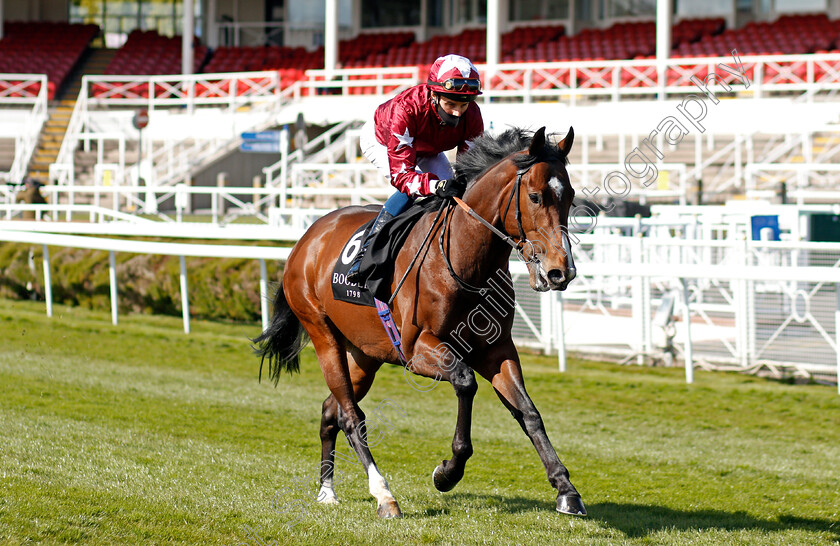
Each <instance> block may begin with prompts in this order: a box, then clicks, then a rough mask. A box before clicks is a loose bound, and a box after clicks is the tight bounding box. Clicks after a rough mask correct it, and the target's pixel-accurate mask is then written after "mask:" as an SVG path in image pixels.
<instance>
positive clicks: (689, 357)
mask: <svg viewBox="0 0 840 546" xmlns="http://www.w3.org/2000/svg"><path fill="white" fill-rule="evenodd" d="M680 283H681V284H682V289H683V304H684V306H683V307H684V309H683V320H684V321H685V382H686V383H694V354H693V353H694V351H693V347H692V346H691V308H690V307H689V305H688V302H689V297H690V294H689V291H688V282H687V281H686V280H685V279H680Z"/></svg>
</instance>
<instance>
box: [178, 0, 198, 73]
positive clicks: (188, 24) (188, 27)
mask: <svg viewBox="0 0 840 546" xmlns="http://www.w3.org/2000/svg"><path fill="white" fill-rule="evenodd" d="M183 1H184V19H183V21H184V28H183V33H182V34H183V35H182V36H181V74H192V73H193V54H194V51H193V40H194V39H195V3H194V1H193V0H183Z"/></svg>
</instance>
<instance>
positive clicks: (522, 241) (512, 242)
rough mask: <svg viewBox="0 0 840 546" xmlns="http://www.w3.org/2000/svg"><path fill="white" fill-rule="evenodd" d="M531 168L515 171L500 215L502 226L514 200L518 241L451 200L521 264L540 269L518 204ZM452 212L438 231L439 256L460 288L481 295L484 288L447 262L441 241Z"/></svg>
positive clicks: (467, 207)
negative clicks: (459, 273) (503, 210)
mask: <svg viewBox="0 0 840 546" xmlns="http://www.w3.org/2000/svg"><path fill="white" fill-rule="evenodd" d="M533 166H534V165H530V166H528V167H526V168H522V169H519V170H517V171H516V181H515V182H514V183H513V186H514V187H513V191H512V192H510V197H509V198H508V202H507V206H505V212H504V214H503V215H502V225H503V226H504V219H505V218H507V215H508V211H509V210H510V205H511V203H512V202H513V201H514V200H516V208H515V209H514V211H513V214H514V218H516V227H517V229H518V230H519V239H514V238H513V237H512V236H511V235H510V234H508V233H506V232H504V231H502V230H500V229H498V228H497V227H496V226H494V225H493V224H491V223H490V222H488V221H487V220H485V219H484V218H482V216H481V215H480V214H478V213H477V212H475V211H474V210H473V209H472V207H470V206H469V205H467V204H466V203H465V202H464V201H463V200H462V199H460V198H458V197H453V198H452V199H453V201H454V202H455V203H456V204H457V205H458V206H459V207H461V208H462V209H463V210H464V212H466V213H467V214H468V215H469V216H471V217H472V218H475V219H476V220H478V221H479V222H480V223H481V224H482V225H484V227H486V228H487V229H489V230H490V231H491V232H493V233H494V234H495V235H497V236H498V237H500V238H501V239H502V240H503V241H504V242H505V243H507V244H508V245H509V246H510V247H511V248H513V249H514V250H515V251H516V252H517V254H519V257H520V258H521V259H522V261H523V262H526V263H528V264H531V265H532V266H534V267H540V268H541V267H542V262H540V259H539V257H538V254H539V253H538V252H537V251H536V247H535V246H534V243H533V242H532V241H530V240H528V237H527V236H526V235H525V228H524V227H522V205H521V204H520V200H519V195H520V190H519V188H520V187H521V186H522V177H523V176H524V175H526V174H527V173H528V171H530V170H531V167H533ZM453 210H455V208H454V207H452V206H450V208H449V209H448V210H447V212H446V216H445V217H444V225H443V229H442V230H441V231H440V237H439V238H438V244H439V245H440V253H441V255H443V261H444V263H446V268H447V269H448V270H449V274H450V275H452V277H453V278H454V279H455V280H456V281H457V282H458V284H459V285H461V287H462V288H464V289H465V290H467V291H469V292H477V293H482V294H483V293H484V292H485V291H486V290H487V289H486V288H476V287H475V286H472V285H471V284H469V283H468V282H467V281H465V280H464V279H462V278H461V277H459V276H458V274H457V273H455V270H454V269H453V267H452V262H451V261H450V260H449V256H448V255H447V253H446V252H445V251H444V249H443V239H444V235H445V233H446V227H447V223H448V220H449V217H450V216H451V214H452V211H453ZM528 247H530V248H529V250H530V251H531V252H530V257H528V258H526V257H525V253H524V252H523V251H524V249H526V248H528Z"/></svg>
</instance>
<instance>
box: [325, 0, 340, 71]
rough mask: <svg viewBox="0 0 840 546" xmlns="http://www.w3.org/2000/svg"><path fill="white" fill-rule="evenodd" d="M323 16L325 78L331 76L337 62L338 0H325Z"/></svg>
mask: <svg viewBox="0 0 840 546" xmlns="http://www.w3.org/2000/svg"><path fill="white" fill-rule="evenodd" d="M326 1H327V6H326V10H327V11H326V14H325V17H324V70H325V71H326V76H325V78H326V79H327V80H329V79H331V78H332V73H333V71H334V70H335V69H336V68H337V67H336V65H337V63H338V0H326Z"/></svg>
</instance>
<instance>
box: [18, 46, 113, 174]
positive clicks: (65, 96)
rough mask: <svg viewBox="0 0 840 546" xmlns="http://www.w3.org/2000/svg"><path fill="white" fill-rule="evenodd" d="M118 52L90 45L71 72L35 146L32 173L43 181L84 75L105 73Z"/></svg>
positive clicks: (52, 105)
mask: <svg viewBox="0 0 840 546" xmlns="http://www.w3.org/2000/svg"><path fill="white" fill-rule="evenodd" d="M115 54H116V50H115V49H94V48H91V49H89V50H88V52H87V54H86V55H85V56H84V57H83V58H82V61H81V62H80V63H79V66H77V67H76V69H75V70H74V71H73V74H72V75H71V76H70V80H69V81H68V82H67V84H66V85H65V86H64V88H63V89H62V90H61V91H60V92H59V93H58V96H57V97H56V100H54V101H53V103H52V104H51V105H50V108H49V109H48V115H49V118H48V119H47V122H46V123H45V124H44V128H43V130H42V131H41V137H40V139H39V141H38V146H37V147H36V148H35V153H34V154H33V156H32V161H31V162H30V164H29V176H31V177H33V178H36V179H38V180H39V181H41V182H44V183H46V182H47V180H48V179H49V172H50V165H51V164H52V163H55V159H56V157H58V150H59V149H60V148H61V142H62V141H63V140H64V134H65V133H66V132H67V124H68V123H69V122H70V116H71V115H72V113H73V108H74V107H75V106H76V99H77V97H78V96H79V91H80V90H81V88H82V76H86V75H89V74H103V73H104V72H105V68H106V67H107V66H108V63H109V62H111V59H112V58H113V57H114V55H115Z"/></svg>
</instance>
